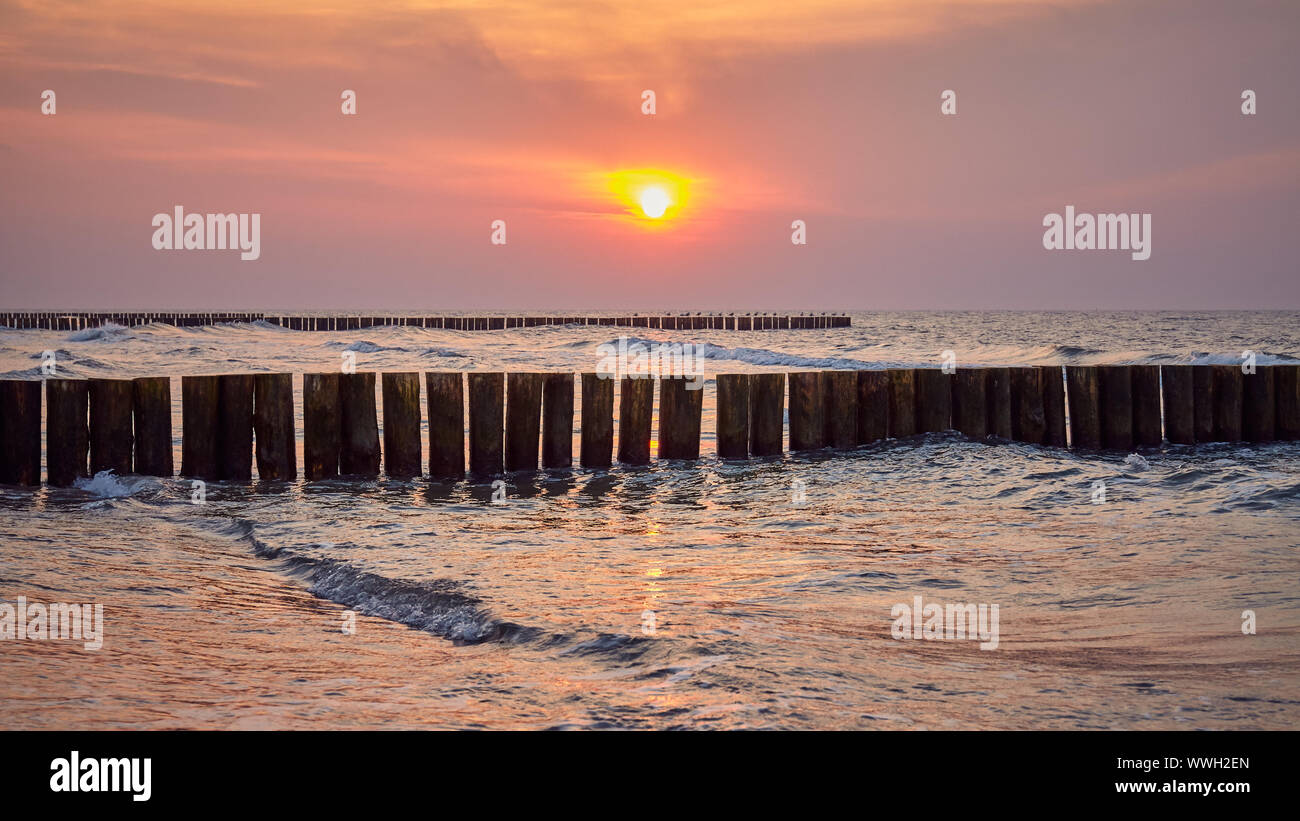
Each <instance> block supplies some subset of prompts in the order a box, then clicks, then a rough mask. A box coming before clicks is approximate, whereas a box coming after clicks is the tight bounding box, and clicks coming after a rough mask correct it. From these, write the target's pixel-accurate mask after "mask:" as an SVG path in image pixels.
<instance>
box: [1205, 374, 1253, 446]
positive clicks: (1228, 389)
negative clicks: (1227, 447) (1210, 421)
mask: <svg viewBox="0 0 1300 821" xmlns="http://www.w3.org/2000/svg"><path fill="white" fill-rule="evenodd" d="M1210 372H1211V373H1212V374H1214V441H1216V442H1240V441H1241V406H1242V394H1243V389H1244V387H1245V385H1244V384H1243V381H1242V373H1241V366H1240V365H1211V366H1210Z"/></svg>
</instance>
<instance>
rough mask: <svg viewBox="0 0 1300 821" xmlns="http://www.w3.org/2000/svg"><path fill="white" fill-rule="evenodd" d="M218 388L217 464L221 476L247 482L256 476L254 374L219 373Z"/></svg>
mask: <svg viewBox="0 0 1300 821" xmlns="http://www.w3.org/2000/svg"><path fill="white" fill-rule="evenodd" d="M217 391H218V393H219V395H220V399H219V400H218V402H217V414H218V423H217V465H218V468H219V470H220V474H221V478H222V479H228V480H230V481H235V482H247V481H248V480H250V479H252V478H253V377H252V375H251V374H228V375H226V376H222V377H219V378H218V380H217ZM92 398H93V397H92Z"/></svg>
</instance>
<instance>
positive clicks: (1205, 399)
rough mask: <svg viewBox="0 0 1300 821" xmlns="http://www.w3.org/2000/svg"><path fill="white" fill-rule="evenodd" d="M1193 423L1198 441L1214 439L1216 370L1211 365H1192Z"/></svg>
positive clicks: (1211, 440)
mask: <svg viewBox="0 0 1300 821" xmlns="http://www.w3.org/2000/svg"><path fill="white" fill-rule="evenodd" d="M1192 424H1193V425H1194V426H1195V434H1196V441H1197V442H1213V441H1214V371H1213V369H1212V368H1211V367H1210V366H1209V365H1193V366H1192Z"/></svg>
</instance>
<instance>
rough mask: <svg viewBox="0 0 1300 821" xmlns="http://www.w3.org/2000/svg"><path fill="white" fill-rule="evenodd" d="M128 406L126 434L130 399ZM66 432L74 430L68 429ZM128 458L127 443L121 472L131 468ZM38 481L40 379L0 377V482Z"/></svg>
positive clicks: (129, 457)
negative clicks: (124, 466)
mask: <svg viewBox="0 0 1300 821" xmlns="http://www.w3.org/2000/svg"><path fill="white" fill-rule="evenodd" d="M51 381H53V380H51ZM60 381H64V380H60ZM127 384H128V385H130V384H131V383H129V382H128V383H127ZM127 407H128V410H127V436H128V437H129V436H130V424H131V414H130V404H129V403H128V406H127ZM60 433H61V434H62V433H64V431H60ZM67 433H69V434H71V433H74V432H73V431H71V430H69V431H67ZM128 441H129V438H128ZM130 459H131V451H130V449H129V446H128V450H127V462H128V465H127V470H126V471H122V472H130V464H129V462H130ZM40 483H41V383H40V382H39V381H37V380H35V379H4V380H0V484H3V485H39V484H40Z"/></svg>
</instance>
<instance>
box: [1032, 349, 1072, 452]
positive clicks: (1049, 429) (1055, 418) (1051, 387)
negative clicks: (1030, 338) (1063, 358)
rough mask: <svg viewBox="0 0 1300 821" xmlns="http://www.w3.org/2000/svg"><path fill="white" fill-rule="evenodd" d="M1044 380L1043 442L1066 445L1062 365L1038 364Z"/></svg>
mask: <svg viewBox="0 0 1300 821" xmlns="http://www.w3.org/2000/svg"><path fill="white" fill-rule="evenodd" d="M1037 370H1038V372H1039V376H1040V378H1041V379H1042V381H1043V420H1044V422H1045V423H1046V429H1045V430H1044V431H1043V444H1044V445H1050V446H1051V447H1057V448H1063V447H1065V442H1066V439H1065V378H1064V376H1063V375H1062V373H1061V366H1060V365H1039V366H1037Z"/></svg>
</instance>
